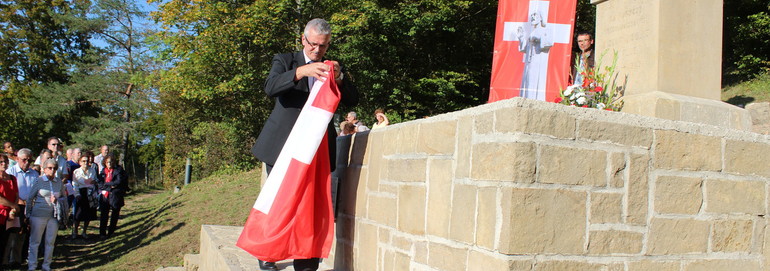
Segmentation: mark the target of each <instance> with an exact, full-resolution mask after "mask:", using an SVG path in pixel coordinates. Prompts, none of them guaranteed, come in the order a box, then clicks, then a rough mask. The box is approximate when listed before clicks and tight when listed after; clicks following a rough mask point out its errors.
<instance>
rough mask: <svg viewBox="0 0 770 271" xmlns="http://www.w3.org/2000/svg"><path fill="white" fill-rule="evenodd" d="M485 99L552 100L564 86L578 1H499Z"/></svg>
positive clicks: (492, 100)
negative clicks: (489, 75)
mask: <svg viewBox="0 0 770 271" xmlns="http://www.w3.org/2000/svg"><path fill="white" fill-rule="evenodd" d="M498 5H499V7H498V11H497V28H496V31H495V50H494V54H493V57H492V79H491V81H490V91H489V101H488V102H495V101H499V100H503V99H508V98H512V97H525V98H530V99H537V100H541V101H545V100H547V101H553V100H554V99H555V98H556V97H558V95H559V89H560V88H564V87H566V86H567V81H568V79H569V71H570V68H569V64H570V55H571V48H572V38H571V37H572V26H573V25H574V21H575V8H576V5H577V0H552V1H530V0H500V2H499V4H498Z"/></svg>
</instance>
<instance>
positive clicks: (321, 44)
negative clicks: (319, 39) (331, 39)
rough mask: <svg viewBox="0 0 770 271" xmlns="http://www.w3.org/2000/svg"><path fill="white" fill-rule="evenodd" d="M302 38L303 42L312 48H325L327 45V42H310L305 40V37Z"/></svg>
mask: <svg viewBox="0 0 770 271" xmlns="http://www.w3.org/2000/svg"><path fill="white" fill-rule="evenodd" d="M304 40H305V43H307V45H310V47H313V48H318V47H321V48H326V47H328V46H329V43H315V42H310V41H309V40H307V38H304Z"/></svg>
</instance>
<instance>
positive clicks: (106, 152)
mask: <svg viewBox="0 0 770 271" xmlns="http://www.w3.org/2000/svg"><path fill="white" fill-rule="evenodd" d="M99 151H100V152H101V153H100V154H99V155H97V156H96V157H94V165H95V166H94V167H95V169H96V174H99V172H102V169H103V168H104V167H103V166H102V160H104V157H107V155H109V154H110V147H109V146H107V145H102V147H101V148H99Z"/></svg>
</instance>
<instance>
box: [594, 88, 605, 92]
mask: <svg viewBox="0 0 770 271" xmlns="http://www.w3.org/2000/svg"><path fill="white" fill-rule="evenodd" d="M602 90H604V88H602V87H596V92H601V91H602Z"/></svg>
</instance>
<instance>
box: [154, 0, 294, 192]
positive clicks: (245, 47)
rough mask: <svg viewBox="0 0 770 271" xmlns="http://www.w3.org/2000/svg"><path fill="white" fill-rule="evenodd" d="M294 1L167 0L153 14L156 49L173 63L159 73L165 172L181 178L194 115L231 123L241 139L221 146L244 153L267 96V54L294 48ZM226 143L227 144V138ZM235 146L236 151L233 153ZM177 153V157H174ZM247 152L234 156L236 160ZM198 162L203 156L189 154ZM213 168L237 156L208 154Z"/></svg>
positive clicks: (266, 108)
mask: <svg viewBox="0 0 770 271" xmlns="http://www.w3.org/2000/svg"><path fill="white" fill-rule="evenodd" d="M294 5H295V2H294V1H286V0H284V1H267V0H260V1H241V2H237V1H236V2H229V3H224V2H220V1H200V2H195V3H190V2H188V1H169V2H166V3H164V4H162V5H161V6H160V9H159V11H158V12H157V13H154V14H153V17H154V18H155V19H156V20H158V21H160V22H161V23H162V24H163V25H164V27H163V30H161V31H159V32H158V33H156V34H155V39H157V40H158V41H160V42H163V43H164V44H165V45H164V46H162V47H160V48H162V50H161V51H160V53H159V55H160V56H162V57H163V59H164V60H166V61H173V62H174V63H175V65H174V67H172V68H171V69H169V70H168V71H165V72H162V73H160V81H159V84H160V86H161V88H160V92H161V95H160V98H161V102H162V104H163V107H162V109H163V111H164V122H165V126H166V128H167V129H166V141H165V144H166V159H165V160H166V165H167V166H166V176H168V177H170V178H168V179H169V180H170V181H171V182H177V183H179V182H181V180H182V178H181V177H182V176H181V174H182V172H183V170H184V166H183V163H184V161H183V160H184V158H185V157H187V156H188V155H189V154H192V153H193V152H194V151H193V148H195V147H199V146H190V144H191V142H198V141H196V140H195V139H194V138H192V137H191V134H192V133H193V131H194V130H195V128H196V126H197V125H198V124H199V123H209V124H210V125H225V126H233V127H239V129H240V135H243V137H242V138H243V139H244V141H243V142H241V145H238V149H237V150H235V149H233V150H224V151H225V152H228V153H230V152H229V151H233V155H231V157H232V158H239V159H244V157H247V156H248V151H249V149H250V146H247V147H244V146H243V145H244V144H245V143H244V142H247V141H251V142H253V140H254V138H255V137H256V133H258V132H259V129H261V126H262V123H263V122H264V120H265V119H266V118H267V116H268V112H269V109H270V107H272V101H271V100H270V99H268V98H267V97H266V95H265V94H264V92H263V82H264V80H265V77H266V76H267V72H268V71H269V69H270V60H271V59H272V57H273V55H274V54H276V53H278V52H287V51H292V50H295V49H296V48H295V46H296V43H295V42H296V41H297V40H298V38H299V36H298V35H296V34H295V33H297V32H296V31H298V27H297V26H298V24H297V23H296V21H297V19H296V17H295V13H294V12H295V10H294V8H295V7H294ZM228 146H229V145H228ZM235 151H239V152H240V154H239V155H235ZM180 161H181V162H180ZM243 162H250V163H254V162H253V161H252V160H248V159H247V160H240V161H239V163H243ZM196 163H203V161H196ZM206 164H207V166H208V167H211V168H210V169H211V170H208V169H207V171H206V172H213V171H216V170H218V169H220V168H222V169H224V168H228V167H233V166H235V167H237V168H242V166H241V165H240V164H238V163H236V164H237V165H236V164H233V163H226V162H225V161H210V163H206ZM180 165H181V166H180Z"/></svg>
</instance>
